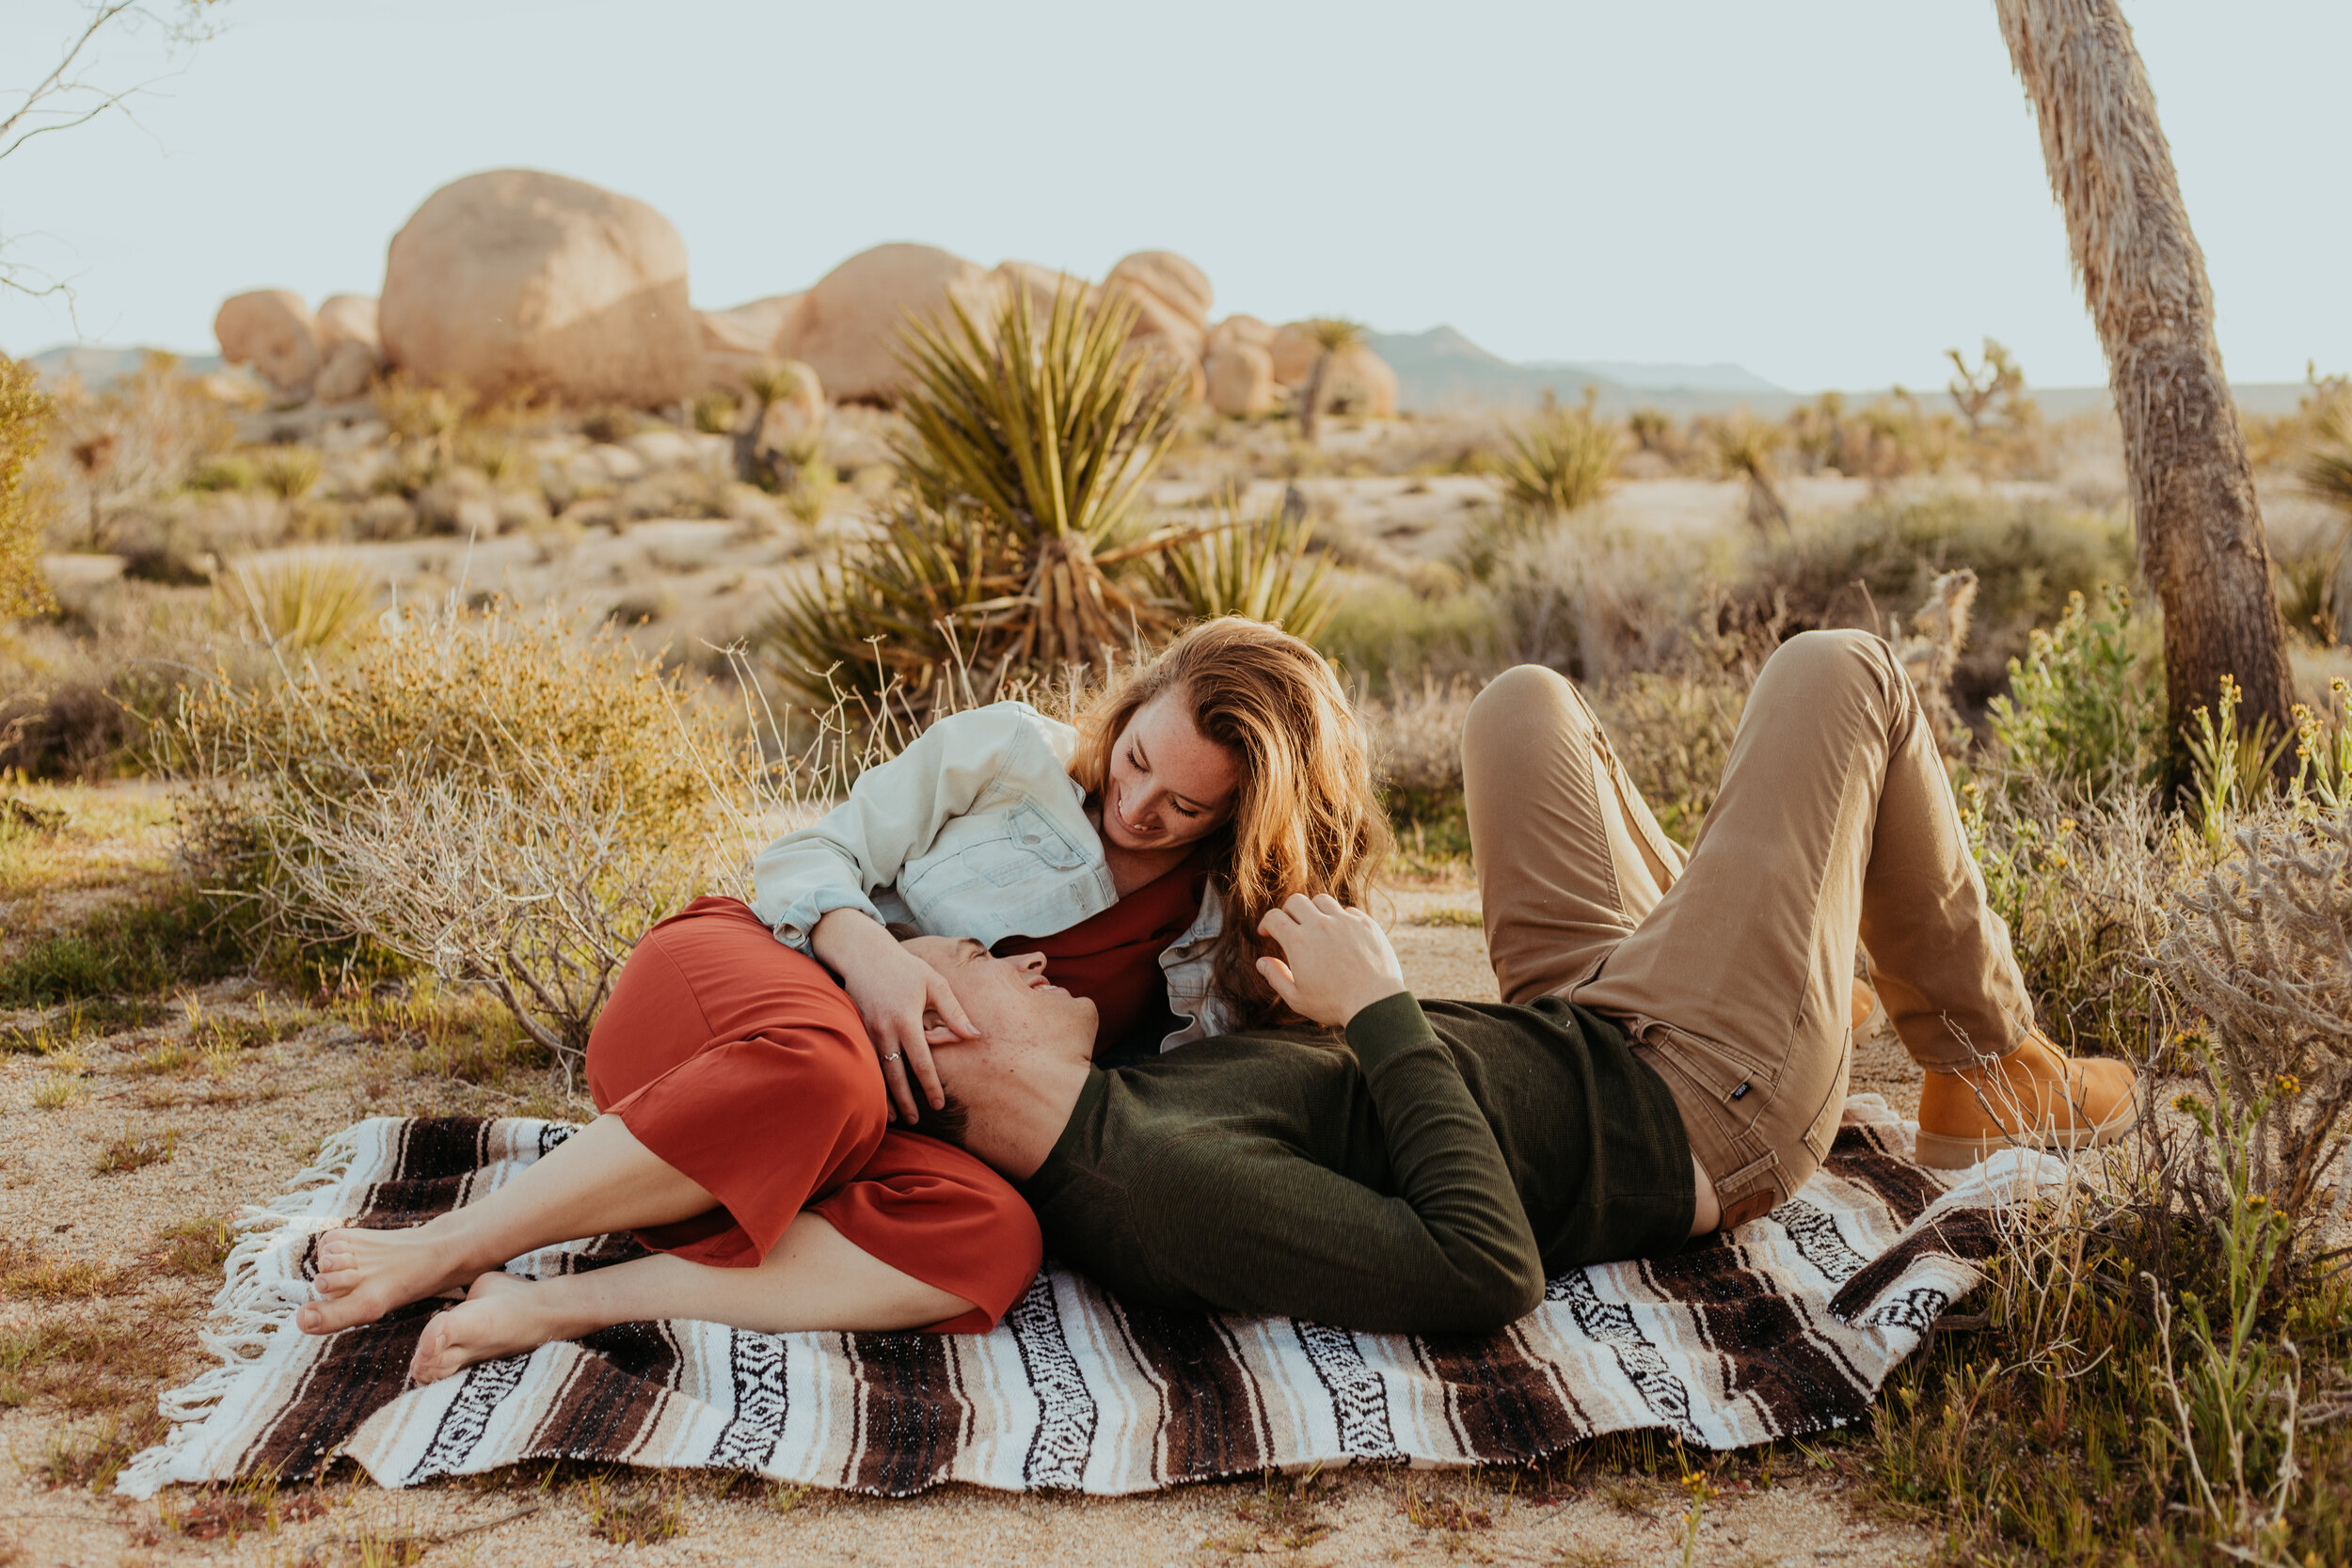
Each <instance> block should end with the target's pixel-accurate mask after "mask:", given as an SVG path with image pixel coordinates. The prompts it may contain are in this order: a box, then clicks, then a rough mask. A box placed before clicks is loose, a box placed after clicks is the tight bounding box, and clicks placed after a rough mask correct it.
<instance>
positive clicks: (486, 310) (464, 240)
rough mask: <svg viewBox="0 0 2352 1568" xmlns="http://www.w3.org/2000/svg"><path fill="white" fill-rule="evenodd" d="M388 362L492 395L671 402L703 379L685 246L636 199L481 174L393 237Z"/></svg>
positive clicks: (552, 179) (555, 182) (454, 187)
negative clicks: (534, 395)
mask: <svg viewBox="0 0 2352 1568" xmlns="http://www.w3.org/2000/svg"><path fill="white" fill-rule="evenodd" d="M377 319H378V323H379V325H380V327H381V331H382V337H383V346H384V356H385V358H386V359H387V360H389V362H390V363H391V364H393V365H394V366H396V367H398V368H399V369H401V370H404V371H405V372H408V373H410V374H411V375H415V376H417V377H419V378H421V379H423V380H427V381H435V382H440V383H444V384H452V385H462V386H464V387H467V388H469V389H471V390H472V391H474V392H476V393H478V394H480V395H481V396H484V397H500V396H504V395H508V394H512V393H537V394H540V395H543V396H547V397H550V398H553V399H555V400H557V401H558V402H563V403H571V404H595V403H623V404H635V405H637V406H641V407H642V406H648V405H651V404H661V403H669V402H673V401H675V400H676V399H679V398H683V397H686V396H688V395H689V394H691V393H692V392H693V391H694V390H696V389H697V388H698V387H699V385H700V383H701V380H702V356H703V344H702V328H701V325H700V323H699V322H698V320H697V319H696V317H695V314H694V309H693V307H692V306H691V304H689V303H688V299H687V281H686V242H685V241H683V240H682V239H680V238H679V237H678V232H677V230H675V229H674V228H672V227H671V225H670V222H669V220H668V219H667V218H664V217H663V216H662V215H661V214H660V213H657V212H655V211H654V210H653V209H652V208H651V207H649V206H647V205H646V204H645V203H644V202H642V201H638V200H636V199H634V198H629V197H626V196H621V195H619V194H617V193H615V192H612V191H608V190H604V189H601V188H599V187H597V186H596V185H591V184H589V183H587V182H585V181H580V180H569V179H565V178H564V176H562V175H560V174H547V173H542V172H540V171H538V170H534V169H499V170H496V171H494V172H492V173H488V174H474V175H469V176H468V177H466V178H465V179H463V180H460V181H457V182H455V183H453V184H449V185H444V186H442V187H441V188H440V189H439V190H437V191H435V192H434V193H433V194H432V195H431V196H430V197H427V198H425V202H424V205H423V206H421V207H420V208H418V209H417V211H416V214H415V215H414V216H412V217H410V218H409V220H408V222H407V223H406V224H405V226H404V227H403V228H402V229H401V230H400V232H399V233H397V234H395V235H393V236H392V245H391V251H390V254H389V256H388V257H387V259H386V261H385V265H384V293H383V297H382V300H381V301H380V303H379V307H378V312H377Z"/></svg>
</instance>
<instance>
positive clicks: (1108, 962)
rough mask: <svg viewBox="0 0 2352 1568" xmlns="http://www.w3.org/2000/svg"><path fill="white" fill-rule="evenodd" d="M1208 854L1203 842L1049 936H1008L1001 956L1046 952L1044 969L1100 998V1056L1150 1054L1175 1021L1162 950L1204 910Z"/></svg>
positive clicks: (1074, 989) (1076, 990)
mask: <svg viewBox="0 0 2352 1568" xmlns="http://www.w3.org/2000/svg"><path fill="white" fill-rule="evenodd" d="M1208 880H1209V857H1208V855H1207V854H1205V853H1204V852H1202V851H1201V850H1200V849H1195V850H1194V851H1193V852H1192V854H1190V855H1188V856H1186V857H1185V859H1184V863H1182V864H1180V865H1177V866H1176V867H1174V868H1173V869H1171V870H1169V871H1167V872H1165V873H1163V874H1162V875H1160V876H1159V877H1157V878H1154V879H1152V880H1151V881H1149V882H1146V883H1145V884H1144V885H1143V886H1141V887H1139V888H1137V889H1136V890H1135V892H1133V893H1131V894H1129V895H1127V896H1126V897H1124V898H1121V899H1120V901H1119V902H1118V903H1116V904H1113V905H1112V906H1111V907H1110V908H1109V909H1107V910H1104V911H1103V912H1102V913H1101V914H1097V915H1091V916H1089V917H1088V918H1087V919H1085V920H1081V921H1080V922H1078V924H1076V925H1075V926H1073V927H1070V928H1069V929H1068V930H1066V931H1057V932H1056V933H1055V934H1054V935H1052V936H1050V937H1007V938H1005V940H1004V941H1002V942H998V943H997V944H996V945H995V947H994V948H993V949H992V951H993V952H994V953H995V955H996V956H997V957H998V958H1013V957H1016V956H1018V955H1020V954H1023V953H1042V954H1044V955H1045V977H1046V978H1047V979H1049V980H1051V981H1053V982H1054V984H1056V985H1057V986H1059V987H1061V988H1062V990H1066V991H1069V992H1071V993H1072V994H1073V995H1076V996H1083V997H1085V998H1087V999H1088V1000H1089V1001H1090V1002H1092V1003H1093V1004H1094V1008H1095V1012H1096V1014H1097V1015H1098V1017H1099V1019H1100V1022H1098V1023H1097V1025H1096V1027H1095V1034H1094V1054H1095V1058H1096V1060H1098V1061H1099V1060H1101V1059H1102V1058H1104V1057H1105V1056H1114V1055H1152V1054H1155V1053H1157V1052H1158V1051H1159V1048H1160V1041H1161V1040H1163V1039H1165V1038H1166V1037H1168V1034H1169V1033H1170V1032H1171V1031H1173V1030H1174V1029H1175V1028H1176V1022H1177V1021H1176V1017H1175V1014H1174V1013H1172V1012H1171V1011H1170V1010H1169V1008H1168V976H1167V975H1166V974H1164V973H1163V972H1162V971H1161V969H1160V955H1161V954H1162V953H1163V952H1165V951H1167V949H1168V943H1170V942H1174V941H1175V940H1176V939H1177V938H1179V937H1181V936H1183V935H1184V932H1185V931H1187V930H1189V929H1190V928H1191V927H1192V923H1193V922H1194V921H1195V920H1196V919H1198V918H1199V917H1200V895H1201V892H1202V891H1203V890H1204V889H1205V888H1206V887H1207V886H1208Z"/></svg>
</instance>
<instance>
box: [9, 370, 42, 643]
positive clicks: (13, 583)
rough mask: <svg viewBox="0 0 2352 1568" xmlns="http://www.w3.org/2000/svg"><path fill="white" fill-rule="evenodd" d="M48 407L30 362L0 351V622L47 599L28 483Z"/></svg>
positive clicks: (38, 525)
mask: <svg viewBox="0 0 2352 1568" xmlns="http://www.w3.org/2000/svg"><path fill="white" fill-rule="evenodd" d="M50 409H51V404H50V401H49V399H48V397H47V396H46V395H44V394H43V393H42V391H41V389H40V376H39V375H38V374H37V373H36V372H35V371H34V370H33V367H32V366H30V365H28V364H26V363H24V361H23V360H19V359H10V358H8V357H7V356H4V355H0V622H5V621H8V620H9V619H11V618H13V617H15V616H19V615H32V614H36V613H38V612H40V610H46V609H48V608H49V607H50V604H51V602H52V601H51V599H50V596H49V587H48V584H47V582H46V581H44V580H43V578H42V577H41V572H40V540H41V521H42V518H41V509H40V506H39V505H37V504H36V499H37V498H36V497H35V496H34V494H32V492H31V489H30V486H29V484H28V481H29V480H30V479H31V477H32V476H31V474H30V472H29V470H30V469H31V467H32V463H33V459H34V458H36V457H37V456H39V455H40V449H41V446H42V444H43V443H44V442H45V441H46V440H47V439H48V435H49V416H50Z"/></svg>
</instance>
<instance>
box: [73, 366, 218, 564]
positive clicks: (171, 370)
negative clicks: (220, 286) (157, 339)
mask: <svg viewBox="0 0 2352 1568" xmlns="http://www.w3.org/2000/svg"><path fill="white" fill-rule="evenodd" d="M235 432H236V425H235V421H234V420H232V419H231V418H230V415H229V412H228V410H226V409H225V408H223V407H222V406H221V405H220V404H218V403H217V402H215V400H214V399H213V398H212V397H211V395H210V394H208V393H207V392H206V391H205V390H204V389H203V388H202V386H201V385H200V384H199V382H198V381H197V380H196V379H195V378H193V377H190V376H188V375H186V374H184V373H183V372H182V371H181V369H180V362H179V361H178V360H177V359H175V358H174V357H173V356H170V355H168V354H155V353H151V354H149V355H148V356H147V357H146V359H145V360H144V361H143V362H142V363H141V365H140V366H139V368H138V369H137V370H136V371H134V372H131V373H130V374H129V375H126V376H123V377H121V378H120V379H119V380H118V381H116V382H115V383H114V385H112V386H111V387H109V388H106V389H105V390H104V391H103V392H99V393H91V392H88V391H87V390H85V389H83V388H81V387H79V386H78V385H74V384H71V383H69V384H68V385H67V386H66V387H65V388H63V389H62V390H61V391H60V392H59V393H58V394H57V398H56V429H55V436H54V439H53V440H52V442H51V444H50V447H49V451H48V454H47V461H48V467H49V468H50V470H51V472H52V474H53V476H54V477H55V479H56V482H57V483H58V485H59V488H60V489H61V490H62V491H63V492H64V493H65V494H66V495H68V496H72V497H76V498H78V499H79V500H80V502H81V504H80V506H79V507H78V508H61V509H60V512H59V515H58V516H57V518H56V524H55V527H56V529H57V530H58V531H61V534H62V536H61V537H60V538H58V540H57V543H58V544H59V545H61V546H76V545H80V546H95V547H97V548H101V549H104V548H108V547H110V546H111V544H112V534H111V528H110V525H111V522H112V520H113V517H114V515H115V514H117V513H118V512H119V511H121V510H122V509H123V508H124V507H125V506H126V505H129V504H132V503H135V502H138V501H142V500H145V499H150V498H152V497H157V496H163V495H167V494H169V493H170V492H172V491H174V490H177V489H179V488H180V487H181V486H182V485H183V483H185V482H186V480H187V479H188V477H189V475H190V474H192V473H194V472H195V471H197V469H198V468H199V467H200V466H201V465H203V464H204V463H205V462H206V461H207V460H208V459H210V458H212V457H215V456H216V455H217V454H219V453H221V452H224V451H227V450H228V448H229V444H230V440H231V439H232V438H233V437H234V436H235ZM77 520H78V523H79V527H78V528H77V527H75V526H74V524H75V523H76V521H77Z"/></svg>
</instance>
